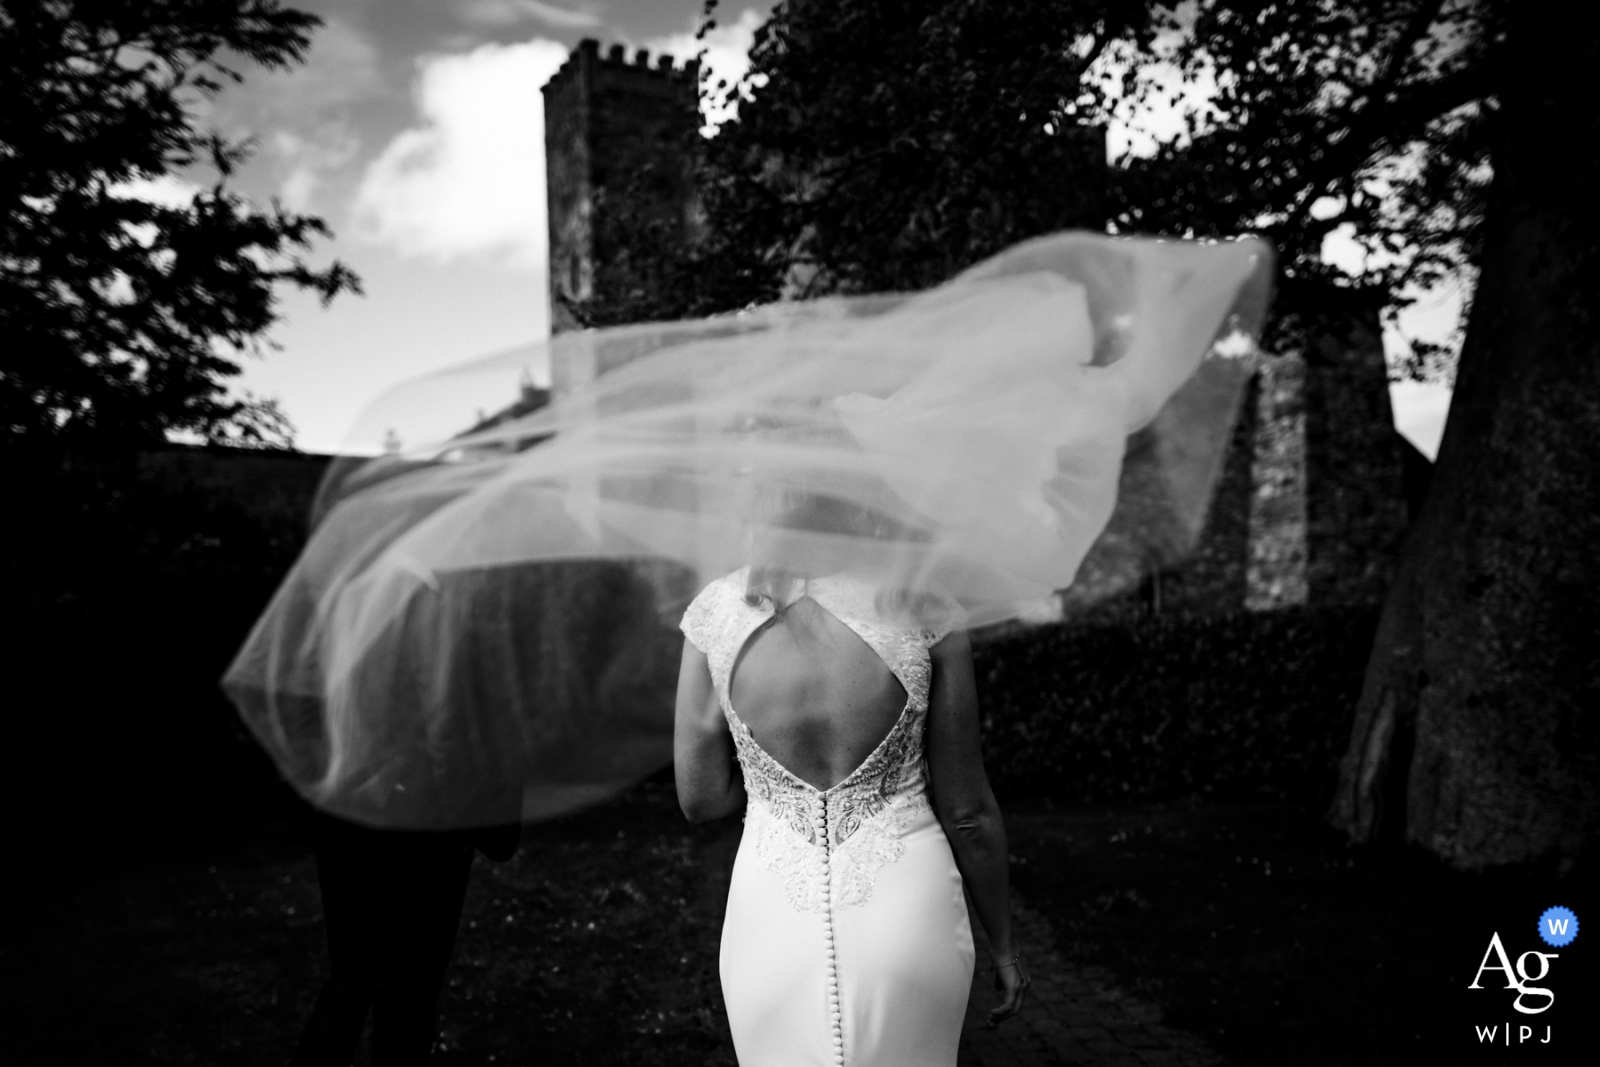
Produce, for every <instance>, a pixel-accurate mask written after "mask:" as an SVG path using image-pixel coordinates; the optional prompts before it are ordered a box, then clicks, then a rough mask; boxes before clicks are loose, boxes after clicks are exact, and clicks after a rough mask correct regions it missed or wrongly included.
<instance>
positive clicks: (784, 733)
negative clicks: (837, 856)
mask: <svg viewBox="0 0 1600 1067" xmlns="http://www.w3.org/2000/svg"><path fill="white" fill-rule="evenodd" d="M728 701H729V703H731V704H732V705H733V709H734V711H736V712H737V713H738V715H739V718H740V719H741V720H743V721H744V724H745V725H746V726H748V727H749V728H750V734H751V736H752V737H754V738H755V741H756V743H757V744H759V745H760V746H761V747H762V748H763V749H765V750H766V751H767V754H768V755H770V756H771V757H772V758H773V759H775V760H777V761H778V762H779V763H781V764H783V766H784V767H786V768H787V769H788V770H789V771H790V773H792V774H794V775H795V776H796V777H798V778H800V779H802V780H804V781H806V782H809V783H810V784H812V785H814V786H816V787H817V788H818V789H828V788H830V787H832V786H834V785H836V784H837V783H839V782H841V781H843V780H844V779H845V778H847V777H849V775H850V773H851V772H852V771H854V770H855V769H856V768H857V767H859V766H860V765H861V763H862V761H863V760H865V759H866V758H867V757H868V756H869V755H871V754H872V750H873V749H875V748H877V747H878V743H879V742H881V741H882V740H883V739H884V738H885V737H886V736H888V733H889V731H890V730H891V729H892V728H893V727H894V724H895V721H896V720H897V719H899V718H900V714H901V712H902V711H904V710H905V706H906V691H905V688H904V687H903V686H902V685H901V684H900V682H899V680H898V679H896V678H895V676H894V674H893V673H892V672H891V671H890V670H889V667H888V664H886V663H884V662H883V660H881V659H879V658H878V654H877V653H876V652H874V651H873V650H872V648H871V647H870V646H869V645H868V644H867V643H866V642H865V641H863V640H862V639H861V638H860V637H859V636H857V634H856V633H855V631H854V630H851V629H850V627H848V626H846V625H845V624H844V623H842V622H840V621H839V620H838V619H837V618H835V617H834V616H833V615H832V614H830V613H829V612H828V611H827V609H825V608H823V607H822V606H821V605H820V604H818V603H817V602H816V601H814V600H812V599H810V598H809V597H802V598H801V599H799V600H797V601H795V603H793V604H791V605H790V606H789V607H788V608H786V609H785V610H784V611H782V612H781V613H779V614H778V615H776V616H774V618H773V619H772V621H771V622H769V623H768V624H766V625H765V626H764V627H762V629H760V630H759V631H757V632H756V634H755V635H754V636H753V637H751V638H750V640H749V642H748V643H746V645H745V647H744V650H743V651H742V652H741V653H740V655H739V658H738V660H737V661H736V662H735V663H734V668H733V676H732V678H731V680H730V682H729V688H728Z"/></svg>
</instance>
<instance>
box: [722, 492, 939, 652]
mask: <svg viewBox="0 0 1600 1067" xmlns="http://www.w3.org/2000/svg"><path fill="white" fill-rule="evenodd" d="M766 496H767V500H766V501H765V503H766V504H767V506H766V507H764V508H762V509H761V511H762V512H763V516H762V517H763V518H764V519H765V520H766V521H765V525H766V526H767V527H769V528H771V529H776V530H802V531H805V532H808V533H815V534H824V535H827V534H834V535H842V536H847V537H856V538H863V539H870V540H876V541H920V540H924V539H926V534H925V533H923V532H922V531H921V530H917V529H915V528H914V527H911V526H908V525H906V524H905V523H903V522H900V521H898V520H896V519H893V518H891V517H889V516H887V515H885V514H883V513H882V512H880V511H877V510H875V509H873V508H869V507H866V506H864V505H862V504H859V503H856V502H854V501H849V500H844V499H841V498H839V497H835V496H830V495H828V494H826V493H820V492H814V491H811V490H807V489H801V488H796V487H793V486H788V487H782V488H777V489H771V490H768V491H767V493H766ZM764 555H766V553H763V552H762V551H761V546H759V545H757V546H755V547H754V548H753V550H752V552H751V556H752V558H751V562H750V569H749V571H748V573H747V574H746V576H745V591H744V599H745V603H747V604H749V605H751V606H752V607H754V606H756V605H759V604H760V603H762V602H763V601H766V602H767V603H770V604H771V605H772V608H773V611H774V612H776V613H778V614H782V613H784V612H785V611H787V610H788V609H789V608H790V607H791V606H792V605H793V604H794V603H795V601H797V600H799V599H800V598H802V597H803V596H804V595H805V583H806V581H807V579H811V578H823V577H826V576H827V574H828V573H833V572H832V571H830V570H824V572H823V573H809V570H811V569H814V568H805V567H802V566H797V565H795V563H794V562H793V561H784V560H779V559H773V558H770V557H769V558H763V556H764ZM874 606H875V607H876V609H877V611H878V614H879V615H882V616H884V617H886V618H906V619H918V620H924V621H932V620H934V619H938V618H941V617H942V616H944V615H945V614H948V612H947V611H945V610H944V605H943V604H942V603H939V602H938V598H936V597H933V596H931V595H930V594H926V593H916V592H913V591H912V590H910V589H906V588H903V587H901V586H899V585H897V584H879V585H878V589H877V596H876V602H875V605H874Z"/></svg>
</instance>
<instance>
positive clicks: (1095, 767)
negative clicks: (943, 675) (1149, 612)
mask: <svg viewBox="0 0 1600 1067" xmlns="http://www.w3.org/2000/svg"><path fill="white" fill-rule="evenodd" d="M1376 625H1377V609H1376V608H1375V607H1356V608H1325V609H1322V610H1312V609H1307V608H1294V609H1288V610H1280V611H1274V612H1240V613H1237V614H1227V615H1179V614H1172V615H1153V616H1148V617H1146V618H1143V619H1140V620H1138V621H1136V622H1132V623H1128V624H1123V625H1117V626H1109V625H1098V626H1083V625H1080V626H1071V625H1056V626H1048V627H1041V628H1037V629H1033V630H1030V631H1025V632H1020V633H1013V634H1011V635H1009V636H1005V637H1001V638H998V639H995V640H990V641H980V642H978V643H977V644H976V649H975V657H976V661H977V670H978V684H979V697H980V701H981V707H982V720H983V734H984V754H985V762H986V764H987V766H988V769H989V776H990V779H991V781H993V783H994V785H995V789H996V792H997V793H1000V794H1002V795H1005V796H1012V797H1018V796H1025V797H1050V798H1053V799H1058V800H1064V801H1167V800H1176V799H1181V798H1206V799H1215V800H1247V799H1276V800H1290V801H1295V802H1298V803H1304V804H1308V805H1319V804H1324V803H1326V802H1327V799H1328V797H1329V796H1331V795H1332V791H1333V787H1334V783H1335V772H1336V767H1337V763H1338V760H1339V757H1340V756H1341V755H1342V754H1343V752H1344V749H1345V744H1346V742H1347V741H1348V738H1349V735H1350V724H1351V721H1352V720H1351V717H1352V714H1353V712H1354V708H1355V702H1356V698H1357V696H1358V695H1359V693H1360V688H1361V679H1362V674H1363V672H1364V670H1365V667H1366V661H1367V654H1368V652H1369V650H1370V648H1371V644H1372V638H1373V633H1374V630H1375V628H1376Z"/></svg>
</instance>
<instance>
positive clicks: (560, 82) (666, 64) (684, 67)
mask: <svg viewBox="0 0 1600 1067" xmlns="http://www.w3.org/2000/svg"><path fill="white" fill-rule="evenodd" d="M585 72H587V73H588V76H589V77H590V78H593V77H594V76H595V75H596V74H599V75H600V76H601V77H603V78H604V77H606V76H612V77H615V76H621V77H623V78H640V77H641V76H642V78H644V79H649V80H652V81H657V82H663V83H667V84H672V85H675V86H687V87H689V88H697V87H698V86H699V84H700V61H699V60H698V59H695V58H690V59H686V60H684V61H683V62H682V63H680V62H679V61H678V59H677V57H675V56H671V55H668V54H666V53H662V54H660V55H657V56H654V57H652V56H651V53H650V50H649V49H648V48H639V49H636V50H635V51H634V52H633V53H632V54H631V55H630V54H629V52H628V49H627V46H626V45H621V44H613V45H611V46H610V47H608V48H607V49H606V50H605V52H604V53H602V52H601V51H600V42H599V41H597V40H595V39H594V38H593V37H585V38H584V39H583V40H581V41H579V42H578V47H576V48H574V49H573V50H572V52H571V53H570V54H569V55H568V56H567V59H566V62H565V63H563V64H561V69H560V70H558V71H556V73H555V74H554V76H552V77H551V79H550V81H549V82H548V83H547V84H546V85H545V89H544V92H545V96H546V97H549V96H551V95H555V94H558V93H560V92H561V91H562V90H563V89H565V88H566V86H567V85H568V84H570V83H572V82H574V81H577V80H580V79H582V78H583V76H584V73H585Z"/></svg>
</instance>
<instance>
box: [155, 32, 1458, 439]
mask: <svg viewBox="0 0 1600 1067" xmlns="http://www.w3.org/2000/svg"><path fill="white" fill-rule="evenodd" d="M293 6H295V7H299V8H302V9H305V10H309V11H312V12H314V13H316V14H317V15H319V16H321V17H322V18H323V20H324V22H325V25H324V26H323V27H322V29H321V30H319V31H318V32H317V34H316V37H315V39H314V42H313V47H312V50H311V52H310V55H309V57H308V62H307V63H306V64H304V65H303V66H300V67H297V68H295V69H293V70H291V71H288V72H282V73H264V72H261V71H259V70H247V72H246V73H247V77H246V81H245V82H244V84H243V85H241V86H238V87H234V88H231V89H229V90H228V91H227V92H226V93H225V94H224V95H222V96H221V97H219V98H218V99H216V100H215V101H213V102H211V103H210V104H209V105H208V109H207V110H208V111H209V112H210V113H209V114H207V115H206V116H204V117H205V119H206V120H207V121H208V122H209V123H210V124H212V125H215V126H216V127H217V128H218V129H220V130H221V131H222V132H224V133H227V134H231V135H235V136H246V135H247V136H251V137H253V138H254V139H255V141H256V143H257V150H256V154H255V156H254V157H253V158H252V160H251V161H250V162H249V163H248V164H247V165H246V166H245V168H244V169H243V170H242V171H241V173H240V174H239V176H238V178H237V181H236V185H237V188H238V189H239V191H241V192H243V193H245V194H246V195H248V196H250V197H252V198H253V199H255V200H258V201H260V202H262V203H266V202H268V201H270V200H271V199H272V198H274V197H276V198H278V199H279V200H280V201H282V202H283V203H284V204H285V206H287V207H289V208H290V209H293V210H296V211H302V212H308V213H311V214H315V215H320V216H322V217H323V218H325V219H326V220H327V221H328V223H329V224H330V226H331V227H332V228H333V230H334V233H335V237H334V239H332V240H326V241H322V242H320V243H319V244H318V245H317V246H316V250H315V252H314V253H313V255H312V259H313V262H315V263H317V264H319V265H320V264H324V263H326V262H328V261H329V260H331V259H334V258H338V259H340V260H342V261H344V262H345V263H346V264H348V265H349V266H351V267H352V268H354V269H355V271H356V272H357V273H358V274H360V275H361V278H362V283H363V286H364V288H365V290H366V295H365V296H362V297H355V296H349V295H346V296H341V297H339V298H338V299H336V300H335V301H334V302H333V304H332V305H331V306H329V307H327V308H323V307H322V306H321V305H320V304H319V303H318V301H317V300H316V299H315V298H314V297H310V296H307V295H305V294H300V293H294V292H291V291H289V290H284V299H283V301H282V312H283V316H284V321H283V322H281V323H279V324H278V326H277V327H275V329H274V330H273V333H272V341H273V343H274V346H275V347H274V348H273V349H272V350H269V351H268V352H267V353H266V354H265V357H264V358H262V359H259V360H257V359H247V361H246V369H245V373H244V375H243V377H242V379H241V382H240V385H241V387H242V388H243V389H245V390H248V391H250V392H253V393H255V394H257V395H261V396H269V397H275V398H276V399H277V400H278V401H279V403H280V404H281V405H282V406H283V408H284V410H285V412H286V413H287V414H288V416H289V419H290V421H291V422H292V423H293V424H294V426H295V429H296V444H297V445H298V446H299V447H301V448H303V449H306V450H308V451H319V452H320V451H336V450H337V449H338V448H339V446H340V443H341V442H342V441H343V440H344V439H345V435H346V432H347V430H348V429H349V428H350V427H351V426H352V425H353V423H354V422H355V419H356V416H357V415H358V413H359V412H360V411H361V409H362V408H363V407H365V406H366V405H367V404H368V403H369V402H370V401H371V400H373V399H374V398H375V397H376V396H378V395H379V394H380V393H382V392H384V391H385V390H387V389H388V388H389V387H391V386H393V385H394V384H396V383H398V382H400V381H403V380H406V379H410V378H414V377H416V376H418V375H421V374H424V373H427V372H430V371H434V370H438V369H442V368H444V367H449V366H453V365H456V364H460V363H462V362H465V361H467V360H470V359H473V358H476V357H479V356H482V355H485V354H488V353H492V352H495V351H499V350H503V349H508V348H513V347H516V346H519V345H525V344H527V343H528V342H530V341H534V340H537V339H540V338H542V337H544V336H545V335H546V334H547V333H548V329H549V308H548V300H547V297H546V284H547V283H546V266H545V260H546V237H545V190H544V152H543V144H544V132H543V110H542V98H541V96H540V93H539V88H540V86H541V85H543V84H544V82H545V81H546V80H547V79H548V78H549V77H550V75H551V74H553V73H554V72H555V71H556V69H557V68H559V67H560V65H561V63H562V61H563V59H564V58H565V56H566V54H567V52H568V50H569V49H570V48H571V47H573V46H574V45H575V44H576V43H577V42H578V41H579V40H581V39H582V38H585V37H595V38H598V39H599V40H600V41H601V42H602V45H609V44H613V43H622V44H625V45H627V46H629V47H630V49H632V48H641V47H642V48H648V49H650V50H651V52H652V54H654V55H660V54H662V53H667V54H671V55H675V56H677V57H678V58H679V60H680V62H681V61H682V60H683V59H686V58H688V57H690V56H692V55H694V53H695V52H696V51H697V50H698V48H699V42H696V41H695V40H694V36H693V35H694V30H695V27H696V26H697V24H698V21H699V15H700V9H701V6H702V5H701V0H560V2H559V3H558V2H555V0H381V2H380V0H295V3H294V4H293ZM770 7H771V3H770V2H768V0H754V2H751V3H742V2H740V0H723V3H722V4H721V5H720V7H719V9H718V22H719V26H718V28H717V29H716V30H715V31H714V32H713V33H712V34H711V36H710V37H709V39H708V41H707V44H708V45H709V52H708V55H707V59H706V61H707V62H708V63H709V64H710V65H711V66H712V67H713V69H714V70H715V71H716V72H717V73H718V74H719V75H722V76H725V77H734V78H736V77H737V76H738V75H739V74H740V73H742V71H743V69H744V65H743V56H744V52H745V51H746V50H747V49H748V47H749V43H750V40H751V37H752V35H753V33H754V30H755V28H756V26H757V25H759V24H760V22H761V20H762V19H763V18H764V17H765V16H766V14H767V12H768V11H769V10H770ZM1128 138H1129V134H1128V133H1127V131H1126V130H1125V129H1119V128H1118V127H1117V126H1115V125H1114V126H1113V128H1112V130H1111V133H1110V141H1111V142H1112V144H1111V149H1112V151H1113V152H1116V151H1117V150H1118V149H1119V148H1120V146H1121V145H1122V144H1125V143H1127V141H1128ZM167 192H169V193H170V192H173V190H171V189H169V190H167ZM150 193H151V194H152V195H161V194H162V190H161V189H152V190H150ZM1352 248H1353V246H1352V247H1351V248H1346V247H1342V246H1341V245H1340V243H1339V239H1338V237H1337V236H1335V237H1334V238H1332V244H1331V245H1330V246H1329V247H1328V248H1327V249H1325V254H1327V255H1329V256H1330V257H1332V258H1335V259H1337V257H1339V256H1341V255H1352V254H1354V253H1353V251H1352ZM1452 300H1456V302H1455V303H1452ZM1457 307H1459V301H1458V300H1457V299H1456V298H1455V297H1453V296H1452V295H1451V294H1449V293H1443V294H1432V295H1430V296H1429V297H1426V298H1425V299H1424V301H1423V302H1422V305H1421V306H1420V307H1419V308H1418V309H1417V310H1416V311H1414V312H1412V313H1411V316H1410V320H1409V322H1408V326H1409V328H1410V329H1411V330H1412V332H1414V333H1417V334H1420V335H1422V336H1432V337H1441V338H1442V336H1443V334H1444V333H1446V332H1448V329H1449V327H1450V325H1451V324H1452V323H1453V322H1454V312H1455V309H1456V308H1457ZM1391 395H1392V397H1393V399H1394V400H1395V403H1396V424H1397V425H1398V426H1399V427H1400V429H1401V431H1402V432H1404V433H1406V434H1407V435H1408V436H1410V437H1411V438H1412V440H1413V441H1414V442H1416V443H1417V445H1418V447H1420V448H1421V449H1422V450H1423V451H1424V452H1426V453H1427V454H1429V455H1432V454H1433V453H1434V451H1435V449H1436V448H1437V442H1438V435H1439V432H1440V431H1441V430H1442V426H1443V421H1444V412H1445V410H1447V407H1448V397H1449V394H1448V390H1447V389H1445V388H1443V387H1441V386H1426V387H1417V386H1404V387H1399V388H1397V389H1395V390H1392V391H1391Z"/></svg>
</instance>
